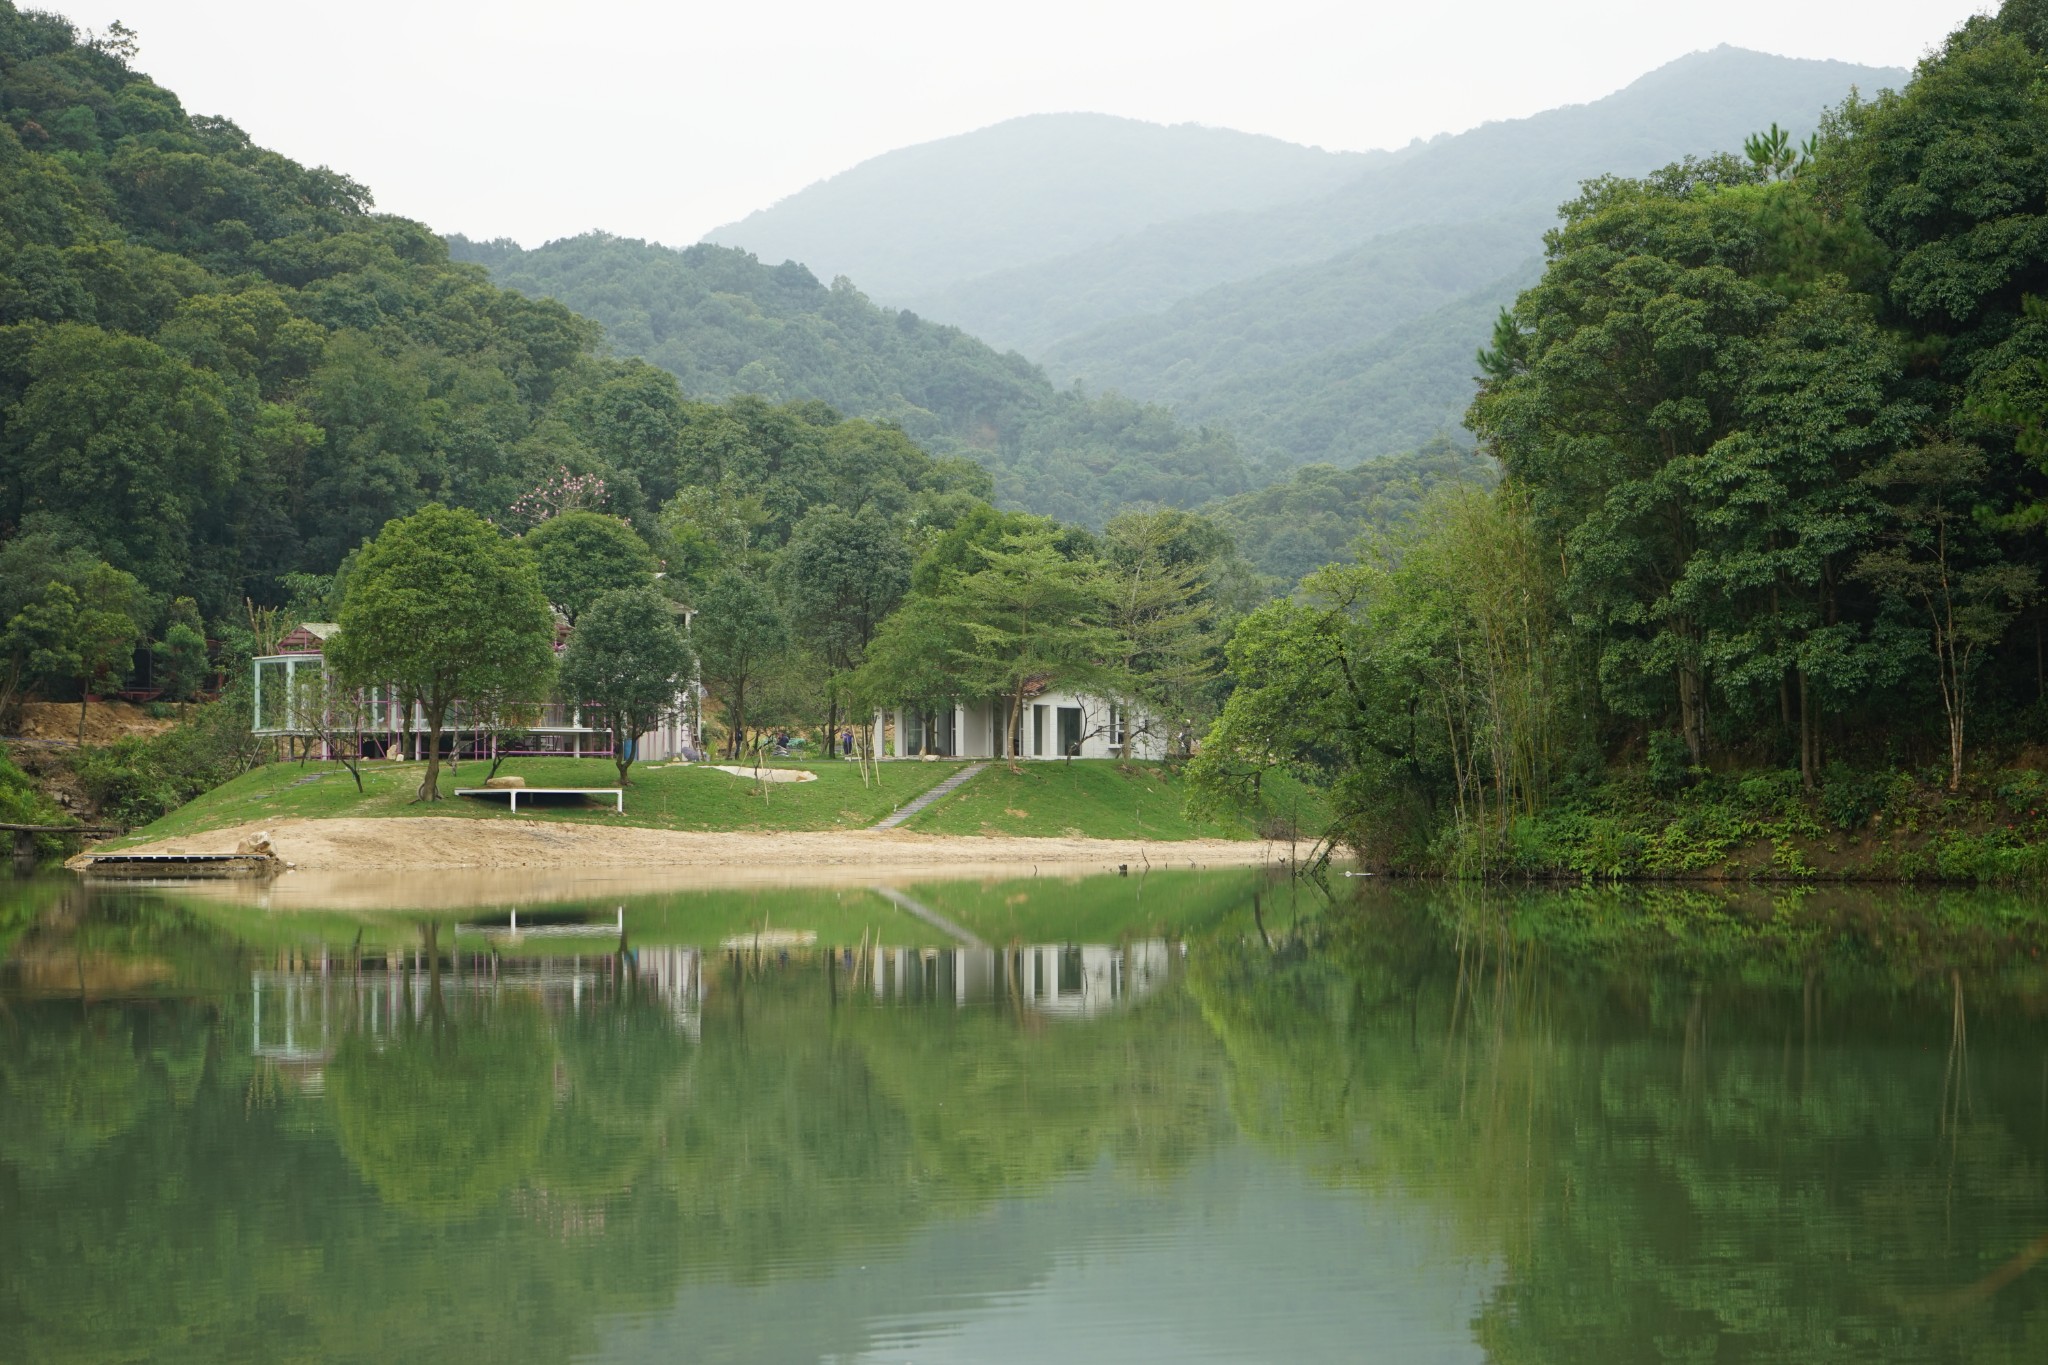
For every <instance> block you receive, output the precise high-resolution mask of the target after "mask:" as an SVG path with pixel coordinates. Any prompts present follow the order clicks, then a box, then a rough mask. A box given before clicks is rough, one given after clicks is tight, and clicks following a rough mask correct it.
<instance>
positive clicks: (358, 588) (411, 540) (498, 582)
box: [329, 504, 555, 801]
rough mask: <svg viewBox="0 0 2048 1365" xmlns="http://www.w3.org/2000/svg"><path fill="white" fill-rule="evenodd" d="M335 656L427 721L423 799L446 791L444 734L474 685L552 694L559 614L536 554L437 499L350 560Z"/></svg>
mask: <svg viewBox="0 0 2048 1365" xmlns="http://www.w3.org/2000/svg"><path fill="white" fill-rule="evenodd" d="M340 625H341V633H340V636H339V637H338V638H337V639H336V640H334V641H333V642H332V643H331V644H330V646H329V648H330V660H331V662H332V664H333V666H334V667H335V669H336V670H337V671H338V672H339V674H340V676H341V679H342V680H343V681H344V682H345V683H347V684H349V685H351V686H355V687H377V686H389V687H392V688H394V689H395V690H396V693H397V695H398V696H399V697H400V699H402V700H403V701H404V702H405V703H406V704H407V706H408V707H409V708H410V707H412V706H417V707H418V708H420V710H421V711H422V712H423V713H424V715H425V717H426V725H427V771H426V775H425V777H424V778H422V779H421V782H420V787H419V799H420V800H422V801H437V800H439V799H440V795H441V793H440V788H439V779H440V773H441V734H442V731H443V730H444V729H445V728H446V727H447V724H448V720H449V717H450V715H451V714H452V712H453V709H454V706H455V703H456V702H457V701H458V700H459V699H461V698H463V697H466V696H469V695H471V694H472V693H482V692H486V691H492V690H496V691H501V692H524V693H525V694H527V695H529V696H533V697H540V696H543V695H545V694H546V692H547V690H548V686H549V683H550V682H551V680H552V674H553V670H554V649H553V643H554V634H555V630H554V614H553V613H552V612H551V611H549V609H548V601H547V596H546V594H545V593H543V592H542V591H541V586H540V576H539V575H538V574H537V573H536V572H535V570H534V567H533V560H532V557H531V556H530V555H528V554H527V553H526V551H525V550H523V549H522V548H520V546H519V545H517V544H516V543H515V542H512V541H509V540H507V539H506V538H505V537H504V536H503V535H501V534H500V533H499V532H498V530H497V528H496V527H493V526H492V525H491V524H490V523H489V522H486V521H485V520H484V519H483V518H482V517H479V516H477V515H476V514H475V513H474V512H468V511H463V510H461V509H457V508H448V507H442V506H440V505H439V504H429V505H428V506H426V507H423V508H421V509H420V510H419V511H418V512H415V513H414V514H413V515H411V516H409V517H402V518H400V519H398V520H396V521H393V522H391V523H389V524H388V525H386V526H385V528H384V529H383V530H382V531H381V532H379V533H378V535H377V538H376V539H375V540H373V541H371V542H370V543H369V544H367V545H365V546H364V547H363V548H362V550H361V551H360V552H358V553H357V554H356V556H355V557H354V559H353V560H352V561H351V563H350V569H349V575H348V586H347V588H346V590H345V593H344V595H343V597H342V603H341V621H340Z"/></svg>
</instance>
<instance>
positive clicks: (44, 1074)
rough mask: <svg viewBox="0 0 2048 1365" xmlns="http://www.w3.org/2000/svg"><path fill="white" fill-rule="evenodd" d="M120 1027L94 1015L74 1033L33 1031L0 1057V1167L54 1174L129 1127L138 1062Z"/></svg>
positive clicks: (137, 1093) (135, 1107)
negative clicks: (1, 1117) (7, 1165)
mask: <svg viewBox="0 0 2048 1365" xmlns="http://www.w3.org/2000/svg"><path fill="white" fill-rule="evenodd" d="M121 1023H122V1021H121V1020H120V1019H119V1018H118V1017H117V1016H116V1015H115V1014H114V1013H113V1012H112V1011H109V1010H100V1011H96V1012H95V1014H94V1016H93V1018H92V1019H91V1020H90V1021H89V1022H88V1023H86V1024H84V1025H82V1026H80V1027H77V1028H74V1029H69V1030H66V1031H64V1032H47V1031H44V1030H41V1029H37V1030H34V1031H32V1032H30V1033H29V1034H28V1036H27V1037H26V1038H25V1039H22V1040H20V1042H19V1043H17V1044H16V1045H14V1046H11V1047H8V1048H6V1049H5V1050H0V1115H4V1116H5V1117H4V1120H0V1160H6V1161H11V1162H18V1163H20V1164H21V1165H22V1166H24V1167H26V1168H28V1169H29V1170H32V1171H50V1170H57V1169H61V1168H63V1167H67V1166H70V1165H73V1164H75V1163H77V1162H78V1161H79V1160H80V1159H82V1158H83V1157H85V1156H87V1155H89V1154H90V1153H91V1152H92V1151H93V1150H94V1149H95V1148H97V1147H99V1146H100V1145H101V1144H102V1143H104V1142H106V1141H107V1140H108V1139H109V1138H112V1137H114V1136H115V1135H116V1134H118V1133H123V1132H126V1131H127V1130H128V1129H129V1128H130V1127H132V1126H133V1125H134V1123H135V1120H136V1117H137V1115H138V1114H139V1113H140V1112H141V1108H142V1095H141V1089H142V1084H141V1083H142V1061H141V1059H140V1058H139V1057H137V1056H136V1051H135V1045H134V1043H133V1042H132V1041H131V1040H130V1038H129V1036H128V1031H127V1029H125V1028H123V1027H121Z"/></svg>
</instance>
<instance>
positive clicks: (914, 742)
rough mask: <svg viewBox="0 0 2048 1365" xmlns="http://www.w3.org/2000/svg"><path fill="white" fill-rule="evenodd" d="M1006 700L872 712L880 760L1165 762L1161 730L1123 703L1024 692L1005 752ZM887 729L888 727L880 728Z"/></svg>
mask: <svg viewBox="0 0 2048 1365" xmlns="http://www.w3.org/2000/svg"><path fill="white" fill-rule="evenodd" d="M1008 715H1009V703H1008V701H1007V700H1006V699H997V700H990V701H974V702H957V703H955V704H954V705H953V706H951V707H940V708H938V709H936V710H920V709H917V708H914V707H897V708H896V709H894V710H890V711H877V712H876V713H875V733H876V734H877V735H884V734H886V735H887V736H888V739H887V742H886V744H885V745H884V746H883V755H882V756H883V757H885V758H919V757H922V756H923V755H925V754H931V755H934V756H936V757H939V758H1004V757H1009V756H1013V755H1014V756H1015V757H1017V758H1142V759H1159V758H1165V757H1166V745H1167V738H1168V737H1167V734H1166V730H1165V727H1164V726H1163V725H1162V724H1160V723H1159V722H1158V721H1156V720H1155V719H1154V718H1153V717H1152V716H1150V715H1149V714H1148V713H1147V712H1145V711H1144V710H1142V709H1141V708H1137V707H1133V706H1131V705H1130V704H1129V703H1128V702H1121V701H1116V700H1113V699H1110V698H1106V697H1095V696H1089V695H1087V694H1085V693H1081V692H1068V691H1061V690H1058V689H1055V688H1050V687H1044V688H1037V689H1027V690H1026V693H1025V697H1024V709H1023V711H1022V713H1021V714H1020V715H1019V716H1018V719H1017V728H1016V731H1015V733H1014V734H1012V736H1011V744H1010V745H1009V747H1008V749H1007V750H1006V749H1005V748H1004V746H1003V744H1002V742H1001V735H1002V730H1003V726H1004V723H1005V721H1006V720H1007V719H1008ZM885 722H886V728H885Z"/></svg>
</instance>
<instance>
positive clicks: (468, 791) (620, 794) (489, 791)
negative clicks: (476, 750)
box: [455, 787, 626, 815]
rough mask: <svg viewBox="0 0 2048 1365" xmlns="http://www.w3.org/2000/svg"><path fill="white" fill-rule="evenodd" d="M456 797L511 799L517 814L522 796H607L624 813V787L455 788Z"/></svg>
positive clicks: (513, 809) (513, 810)
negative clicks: (507, 797)
mask: <svg viewBox="0 0 2048 1365" xmlns="http://www.w3.org/2000/svg"><path fill="white" fill-rule="evenodd" d="M455 794H456V795H457V796H509V797H511V798H512V813H513V814H514V815H517V814H518V813H519V798H520V797H522V796H609V797H611V798H613V799H614V800H615V801H617V802H618V808H619V814H621V815H624V814H625V813H626V789H625V788H624V787H457V788H456V789H455Z"/></svg>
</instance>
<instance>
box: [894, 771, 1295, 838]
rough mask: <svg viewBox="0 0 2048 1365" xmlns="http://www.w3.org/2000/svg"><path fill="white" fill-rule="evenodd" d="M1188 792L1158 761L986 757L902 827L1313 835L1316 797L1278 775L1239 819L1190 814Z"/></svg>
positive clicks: (1067, 833) (1068, 833)
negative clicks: (1262, 801) (1287, 830)
mask: <svg viewBox="0 0 2048 1365" xmlns="http://www.w3.org/2000/svg"><path fill="white" fill-rule="evenodd" d="M1187 795H1188V793H1187V789H1186V786H1185V784H1184V783H1183V782H1182V781H1181V780H1180V778H1179V777H1178V776H1177V775H1176V774H1175V773H1174V772H1172V771H1171V770H1170V769H1168V768H1167V767H1166V765H1164V764H1161V763H1122V762H1118V761H1116V760H1113V759H1076V760H1074V761H1072V762H1055V763H1045V762H1033V763H1020V764H1018V765H1016V767H1015V768H1014V769H1012V768H1011V766H1010V765H1009V764H1006V763H991V764H990V765H989V766H988V768H987V769H985V770H984V771H983V772H981V773H979V774H977V775H976V776H975V777H974V778H973V779H972V780H970V781H969V782H968V783H967V784H966V785H965V786H963V787H961V788H960V790H959V791H957V792H954V793H953V794H952V795H950V796H948V797H946V798H945V799H944V800H941V801H939V802H937V803H936V804H934V805H933V806H931V807H930V808H928V809H926V810H924V811H922V812H920V813H919V814H917V815H916V816H914V817H913V818H912V819H911V820H910V821H908V822H907V823H906V824H905V825H904V826H903V827H904V828H905V829H910V830H916V831H917V832H919V833H921V834H983V835H1014V836H1022V837H1026V838H1052V839H1056V838H1061V837H1067V838H1090V839H1164V840H1178V839H1257V838H1263V837H1265V836H1266V835H1267V834H1268V833H1279V832H1280V830H1281V826H1282V825H1283V824H1285V823H1286V822H1288V821H1292V822H1293V823H1294V824H1295V825H1296V826H1297V827H1298V828H1300V829H1301V830H1302V831H1303V835H1304V837H1307V838H1313V837H1314V835H1313V833H1312V832H1311V831H1313V830H1317V829H1320V828H1321V827H1322V805H1321V803H1320V801H1318V800H1316V799H1314V794H1313V793H1311V792H1309V791H1308V790H1307V789H1306V788H1304V787H1301V786H1299V784H1291V783H1288V782H1287V781H1286V780H1285V779H1284V778H1282V779H1280V780H1278V781H1274V782H1269V783H1268V784H1267V795H1266V805H1265V808H1264V809H1262V810H1260V811H1258V812H1254V813H1253V814H1252V815H1250V816H1247V817H1244V818H1235V817H1231V816H1224V817H1220V818H1215V819H1196V818H1190V817H1189V816H1188V814H1187V812H1186V803H1187Z"/></svg>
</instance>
